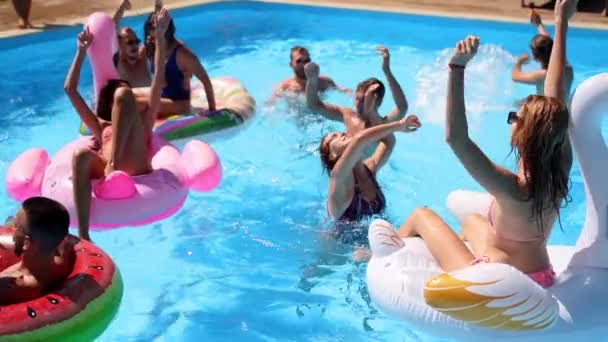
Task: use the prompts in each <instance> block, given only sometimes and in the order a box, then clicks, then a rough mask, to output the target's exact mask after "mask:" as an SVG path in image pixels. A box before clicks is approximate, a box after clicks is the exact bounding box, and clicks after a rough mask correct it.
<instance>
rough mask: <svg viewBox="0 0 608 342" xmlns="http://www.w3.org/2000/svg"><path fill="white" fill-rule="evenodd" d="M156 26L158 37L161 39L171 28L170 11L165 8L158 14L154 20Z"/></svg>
mask: <svg viewBox="0 0 608 342" xmlns="http://www.w3.org/2000/svg"><path fill="white" fill-rule="evenodd" d="M154 22H155V24H156V25H155V26H156V36H157V37H161V36H163V37H164V35H165V32H167V29H168V28H169V23H170V22H171V16H170V15H169V11H167V9H166V8H163V9H161V10H160V12H158V14H157V15H156V16H155V18H154Z"/></svg>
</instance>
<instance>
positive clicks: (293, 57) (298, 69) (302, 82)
mask: <svg viewBox="0 0 608 342" xmlns="http://www.w3.org/2000/svg"><path fill="white" fill-rule="evenodd" d="M289 56H290V57H289V66H290V67H291V69H292V70H293V76H292V77H291V78H288V79H286V80H284V81H281V83H279V84H278V85H277V86H276V88H275V90H274V92H273V94H272V97H271V99H270V101H273V100H275V99H277V98H279V97H280V96H281V95H282V94H284V93H292V94H303V93H305V92H306V80H307V79H306V73H305V72H304V66H305V65H306V64H307V63H310V54H309V53H308V50H307V49H306V48H304V47H302V46H294V47H292V48H291V53H290V55H289ZM330 89H335V90H338V91H341V92H343V93H351V91H350V90H349V89H346V88H342V87H339V86H338V85H336V82H334V81H333V80H332V79H331V78H329V77H328V76H318V91H319V92H325V91H327V90H330Z"/></svg>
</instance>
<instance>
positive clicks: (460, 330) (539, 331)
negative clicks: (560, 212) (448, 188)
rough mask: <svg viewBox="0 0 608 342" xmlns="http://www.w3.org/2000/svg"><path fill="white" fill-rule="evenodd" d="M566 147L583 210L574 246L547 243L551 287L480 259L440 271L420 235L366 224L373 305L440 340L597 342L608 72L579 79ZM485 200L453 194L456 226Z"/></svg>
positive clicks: (606, 250)
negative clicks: (575, 165)
mask: <svg viewBox="0 0 608 342" xmlns="http://www.w3.org/2000/svg"><path fill="white" fill-rule="evenodd" d="M571 108H572V122H573V124H572V126H571V128H570V130H569V135H570V141H571V144H572V146H573V148H574V152H575V154H576V157H577V158H576V159H577V160H578V161H579V163H580V168H581V173H582V176H583V179H584V185H585V193H586V202H587V212H586V219H585V223H584V226H583V229H582V231H581V233H580V236H579V239H578V241H577V243H576V246H555V245H550V246H548V251H549V257H550V259H551V263H552V264H553V266H554V270H555V272H556V274H557V280H556V283H555V284H554V285H553V286H552V287H550V288H547V289H545V288H542V287H540V286H539V285H538V284H537V283H535V282H534V281H533V280H532V279H530V278H529V277H528V276H527V275H525V274H523V273H522V272H520V271H519V270H517V269H515V268H514V267H512V266H509V265H506V264H498V263H480V264H477V265H473V266H469V267H467V268H465V269H463V270H459V271H456V272H450V273H445V272H443V271H442V270H441V269H440V268H439V266H438V265H437V263H436V262H435V260H434V259H433V257H432V255H431V254H430V252H429V250H428V248H427V247H426V245H425V243H424V242H423V241H422V240H421V239H419V238H408V239H403V240H402V239H400V238H399V237H398V236H397V234H396V232H395V230H394V229H393V228H392V227H391V226H390V224H389V223H388V222H386V221H382V220H376V221H374V222H372V224H371V227H370V230H369V240H370V246H371V249H372V255H373V256H372V258H371V260H370V263H369V264H368V268H367V281H368V290H369V294H370V297H371V299H372V300H373V301H374V303H375V304H376V305H377V306H378V307H379V308H380V309H381V310H383V311H385V312H387V313H389V314H391V315H394V316H397V317H399V318H401V319H403V320H406V321H407V322H408V323H410V324H412V325H414V326H416V327H418V328H420V329H423V330H424V331H429V332H431V333H432V334H434V335H437V336H440V337H448V338H454V339H463V340H466V341H472V340H481V341H487V340H488V339H490V338H492V339H494V338H500V337H502V338H511V339H512V338H517V341H521V340H522V339H523V338H529V339H530V340H534V341H544V340H547V341H562V340H574V339H578V338H589V337H591V338H593V337H595V339H598V336H605V334H606V332H608V329H607V326H606V318H605V313H606V300H605V298H606V294H607V292H606V284H607V283H608V182H606V179H605V177H606V170H608V149H607V147H606V143H605V142H604V140H603V138H602V134H601V121H602V119H603V118H604V117H605V116H606V115H608V74H601V75H597V76H594V77H591V78H589V79H587V80H585V81H584V82H583V83H581V85H580V86H579V87H578V88H577V90H576V92H575V94H574V96H573V98H572V106H571ZM490 200H491V197H490V196H489V195H487V194H481V193H473V192H466V191H455V192H453V193H452V194H450V196H449V198H448V208H449V209H450V211H452V213H453V214H454V215H455V216H456V217H457V218H459V219H460V220H462V219H463V218H464V217H466V216H468V215H470V214H473V213H479V214H483V215H485V214H486V213H487V208H488V206H489V204H490V202H489V201H490Z"/></svg>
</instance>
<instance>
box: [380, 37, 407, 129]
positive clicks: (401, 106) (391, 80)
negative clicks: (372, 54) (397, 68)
mask: <svg viewBox="0 0 608 342" xmlns="http://www.w3.org/2000/svg"><path fill="white" fill-rule="evenodd" d="M376 50H377V51H378V53H379V54H380V55H381V56H382V71H383V72H384V76H385V77H386V80H387V81H388V87H389V88H390V90H391V94H392V95H393V100H394V101H395V108H394V109H393V110H392V111H391V112H390V113H389V114H388V116H387V117H386V119H387V121H389V122H391V121H397V120H400V119H401V118H403V117H404V116H405V114H406V113H407V108H408V104H407V98H406V97H405V94H404V93H403V89H401V85H399V82H397V79H396V78H395V76H394V75H393V72H392V71H391V65H390V54H389V51H388V49H387V48H385V47H384V46H378V47H377V48H376Z"/></svg>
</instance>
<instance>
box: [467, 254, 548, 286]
mask: <svg viewBox="0 0 608 342" xmlns="http://www.w3.org/2000/svg"><path fill="white" fill-rule="evenodd" d="M480 262H485V263H489V262H490V258H489V257H487V256H482V257H480V258H476V259H475V260H473V261H472V262H471V265H475V264H478V263H480ZM526 274H527V275H528V277H530V278H532V280H534V281H535V282H537V283H538V284H539V285H540V286H542V287H544V288H547V287H551V286H552V285H553V284H554V283H555V272H554V271H553V266H551V264H549V265H547V267H545V268H544V269H543V270H542V271H538V272H532V273H526Z"/></svg>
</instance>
